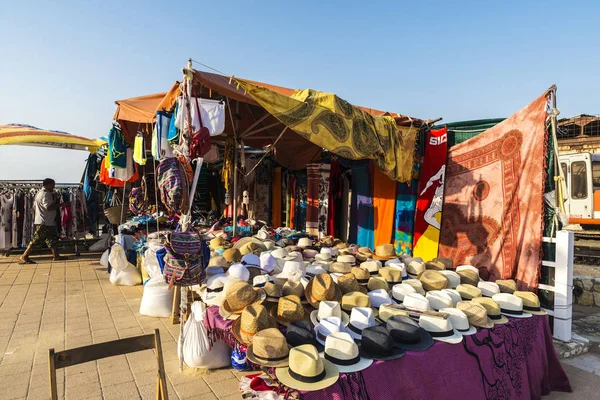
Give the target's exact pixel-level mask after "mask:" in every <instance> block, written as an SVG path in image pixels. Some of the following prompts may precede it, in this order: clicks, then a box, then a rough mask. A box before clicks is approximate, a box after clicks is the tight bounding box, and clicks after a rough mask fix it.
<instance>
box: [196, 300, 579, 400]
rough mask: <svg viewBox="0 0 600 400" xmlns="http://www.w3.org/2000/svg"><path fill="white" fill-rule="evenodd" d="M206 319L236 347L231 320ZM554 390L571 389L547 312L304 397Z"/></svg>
mask: <svg viewBox="0 0 600 400" xmlns="http://www.w3.org/2000/svg"><path fill="white" fill-rule="evenodd" d="M206 316H207V318H205V320H204V324H205V327H206V329H207V332H208V334H209V336H211V337H213V338H218V339H220V340H223V341H224V342H225V343H227V344H228V345H229V346H230V347H232V348H233V347H235V346H236V345H238V344H239V343H237V341H236V340H235V338H234V337H233V334H232V333H231V325H232V321H227V320H224V319H223V318H222V317H221V316H220V315H219V310H218V307H209V308H208V311H207V313H206ZM551 391H562V392H570V391H571V385H570V383H569V380H568V378H567V376H566V374H565V372H564V370H563V369H562V366H561V364H560V361H559V359H558V356H557V355H556V351H555V350H554V345H553V343H552V333H551V332H550V325H549V323H548V317H547V316H539V315H534V316H532V317H531V318H526V319H514V318H510V321H509V322H508V323H507V324H502V325H496V326H495V327H494V328H492V329H480V330H479V332H477V333H476V334H475V335H472V336H465V337H464V339H463V341H462V343H459V344H448V343H443V342H439V341H438V342H436V343H435V344H434V345H433V346H432V347H431V348H429V349H428V350H426V351H422V352H416V351H407V352H406V355H405V356H404V357H402V358H400V359H397V360H393V361H376V362H374V363H373V365H371V366H370V367H369V368H367V369H365V370H363V371H360V372H355V373H350V374H340V378H339V380H338V382H337V383H335V384H334V385H333V386H331V387H329V388H327V389H323V390H319V391H314V392H305V393H302V397H303V398H304V399H305V400H311V399H314V400H317V399H324V398H326V399H334V400H344V399H353V400H362V399H365V400H366V399H371V400H376V399H390V400H392V399H399V398H405V399H486V398H487V399H505V398H510V399H531V398H534V399H537V398H540V397H541V396H542V395H546V394H548V393H550V392H551Z"/></svg>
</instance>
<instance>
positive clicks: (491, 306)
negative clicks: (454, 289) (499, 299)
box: [471, 297, 508, 324]
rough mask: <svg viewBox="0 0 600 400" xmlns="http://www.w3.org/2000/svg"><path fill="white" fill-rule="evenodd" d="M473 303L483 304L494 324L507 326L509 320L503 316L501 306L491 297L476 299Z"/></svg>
mask: <svg viewBox="0 0 600 400" xmlns="http://www.w3.org/2000/svg"><path fill="white" fill-rule="evenodd" d="M471 301H472V302H473V303H478V304H481V305H482V306H483V307H485V311H487V315H488V317H490V319H491V320H492V322H493V323H494V324H505V323H507V322H508V318H506V317H505V316H504V315H502V312H501V311H500V306H499V305H498V303H496V302H495V301H494V300H492V299H491V298H489V297H476V298H474V299H473V300H471Z"/></svg>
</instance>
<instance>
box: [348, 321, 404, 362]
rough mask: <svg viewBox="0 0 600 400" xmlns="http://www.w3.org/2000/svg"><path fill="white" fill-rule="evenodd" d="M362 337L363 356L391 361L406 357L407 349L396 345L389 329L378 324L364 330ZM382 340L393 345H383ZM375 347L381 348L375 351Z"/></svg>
mask: <svg viewBox="0 0 600 400" xmlns="http://www.w3.org/2000/svg"><path fill="white" fill-rule="evenodd" d="M362 333H363V335H362V339H361V340H360V341H359V354H360V356H361V357H363V358H367V359H370V360H380V361H391V360H397V359H398V358H402V357H404V355H405V354H406V351H405V350H404V349H401V348H398V347H396V346H395V345H394V340H393V339H392V337H391V335H390V333H389V332H388V330H387V329H386V328H385V327H384V326H382V325H377V326H373V327H370V328H366V329H364V330H363V332H362ZM382 342H387V343H386V344H389V345H390V346H391V347H390V348H387V346H383V345H382ZM375 349H380V350H381V351H380V352H377V353H376V352H375V351H374V350H375Z"/></svg>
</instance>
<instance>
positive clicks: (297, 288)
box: [282, 281, 307, 303]
mask: <svg viewBox="0 0 600 400" xmlns="http://www.w3.org/2000/svg"><path fill="white" fill-rule="evenodd" d="M282 293H283V295H284V296H290V295H294V296H298V297H299V298H300V299H301V300H303V301H302V302H303V303H307V301H306V299H305V297H304V286H302V283H300V281H287V282H286V283H284V284H283V289H282Z"/></svg>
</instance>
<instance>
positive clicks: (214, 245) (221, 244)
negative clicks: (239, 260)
mask: <svg viewBox="0 0 600 400" xmlns="http://www.w3.org/2000/svg"><path fill="white" fill-rule="evenodd" d="M208 247H209V248H210V249H211V250H217V249H228V248H230V247H231V243H229V242H228V241H227V240H225V238H224V237H223V236H218V237H216V238H214V239H211V240H210V242H208Z"/></svg>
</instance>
